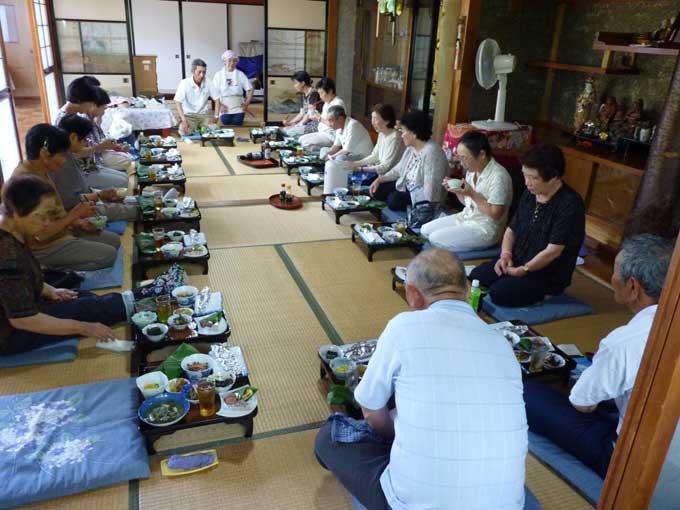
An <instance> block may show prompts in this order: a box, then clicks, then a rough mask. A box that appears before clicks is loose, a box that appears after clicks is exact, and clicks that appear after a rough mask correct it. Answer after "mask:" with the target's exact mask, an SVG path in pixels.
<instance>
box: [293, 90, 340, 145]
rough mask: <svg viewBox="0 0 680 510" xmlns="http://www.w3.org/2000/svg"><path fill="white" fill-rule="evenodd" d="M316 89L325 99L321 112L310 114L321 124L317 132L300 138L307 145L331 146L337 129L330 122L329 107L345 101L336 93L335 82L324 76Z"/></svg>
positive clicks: (302, 143) (301, 143)
mask: <svg viewBox="0 0 680 510" xmlns="http://www.w3.org/2000/svg"><path fill="white" fill-rule="evenodd" d="M316 90H317V92H318V93H319V97H320V98H321V100H322V101H323V107H322V108H321V112H320V113H319V112H316V113H314V114H310V118H312V119H313V120H317V121H318V122H319V125H318V127H317V131H316V132H315V133H307V134H304V135H302V136H300V138H299V139H298V141H299V142H300V145H302V146H303V147H304V148H307V147H330V146H331V145H333V142H334V141H335V129H334V128H333V127H332V126H330V125H329V123H328V109H329V108H331V107H332V106H342V107H343V108H345V102H344V101H343V100H342V99H341V98H339V97H338V96H337V95H336V94H335V82H334V81H333V79H331V78H328V77H324V78H321V79H320V80H319V82H318V83H317V84H316Z"/></svg>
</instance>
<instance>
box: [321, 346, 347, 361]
mask: <svg viewBox="0 0 680 510" xmlns="http://www.w3.org/2000/svg"><path fill="white" fill-rule="evenodd" d="M319 356H321V358H322V359H323V360H324V361H325V362H326V363H330V362H331V361H333V360H334V359H335V358H341V357H342V349H340V347H338V346H337V345H322V346H321V347H319Z"/></svg>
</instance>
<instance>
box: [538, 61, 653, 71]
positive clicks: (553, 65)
mask: <svg viewBox="0 0 680 510" xmlns="http://www.w3.org/2000/svg"><path fill="white" fill-rule="evenodd" d="M527 65H528V66H529V67H542V68H546V69H557V70H559V71H571V72H575V73H585V74H639V73H640V71H638V70H637V69H606V68H604V67H597V66H581V65H576V64H562V63H560V62H553V61H551V60H530V61H529V62H527Z"/></svg>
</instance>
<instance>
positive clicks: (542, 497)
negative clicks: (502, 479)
mask: <svg viewBox="0 0 680 510" xmlns="http://www.w3.org/2000/svg"><path fill="white" fill-rule="evenodd" d="M526 466H527V471H526V486H527V487H529V489H531V492H533V493H534V496H536V498H538V500H539V501H540V502H541V505H542V507H543V510H587V509H589V508H592V505H590V504H589V503H588V502H587V501H586V500H585V499H583V498H582V497H581V496H580V495H579V494H577V493H576V492H575V491H574V490H573V489H572V488H571V487H570V486H569V485H568V484H567V483H566V482H565V481H564V480H562V479H561V478H559V477H558V476H557V475H556V474H555V473H553V472H552V471H551V470H550V469H548V468H547V467H545V466H544V465H543V464H541V463H540V462H539V461H538V460H537V459H536V457H534V456H533V455H531V454H529V455H527V463H526Z"/></svg>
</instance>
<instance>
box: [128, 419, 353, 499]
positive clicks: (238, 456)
mask: <svg viewBox="0 0 680 510" xmlns="http://www.w3.org/2000/svg"><path fill="white" fill-rule="evenodd" d="M315 437H316V430H309V431H304V432H297V433H294V434H287V435H283V436H277V437H271V438H267V439H260V440H257V441H245V442H240V443H236V444H228V445H225V446H223V447H221V448H219V449H218V457H219V460H220V464H219V465H218V466H217V467H215V468H213V469H212V470H210V471H207V472H205V473H197V474H195V475H192V476H186V477H180V478H176V479H168V478H163V477H162V476H161V474H160V470H159V462H160V460H159V459H153V460H152V476H151V478H150V479H149V480H142V481H141V482H140V494H139V501H140V508H143V509H145V510H168V509H170V508H192V509H203V508H225V507H226V508H229V509H230V510H291V509H295V510H320V509H325V510H348V509H349V508H351V503H350V501H349V498H348V496H347V493H346V492H345V490H344V489H343V488H342V486H341V485H340V484H339V483H338V482H337V481H336V480H335V478H334V477H333V476H332V475H331V474H329V473H328V471H326V470H324V469H323V468H322V467H321V466H319V465H318V463H317V462H316V459H315V457H314V451H313V450H314V439H315Z"/></svg>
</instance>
